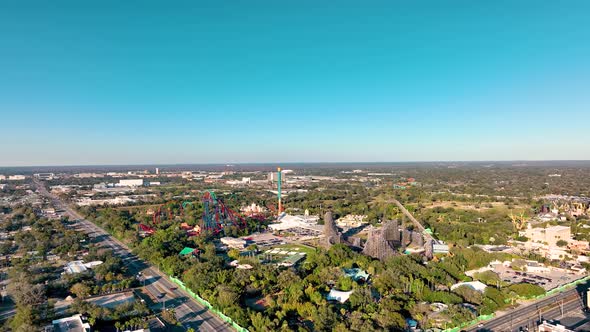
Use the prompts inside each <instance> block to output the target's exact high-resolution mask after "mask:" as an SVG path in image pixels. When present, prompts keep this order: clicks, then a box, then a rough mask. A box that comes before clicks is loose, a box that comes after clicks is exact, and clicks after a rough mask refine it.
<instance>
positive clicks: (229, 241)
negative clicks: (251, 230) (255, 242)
mask: <svg viewBox="0 0 590 332" xmlns="http://www.w3.org/2000/svg"><path fill="white" fill-rule="evenodd" d="M219 240H220V241H221V243H223V244H225V245H226V246H228V247H230V248H235V249H244V248H245V247H246V240H244V239H240V238H235V237H229V236H226V237H222V238H221V239H219Z"/></svg>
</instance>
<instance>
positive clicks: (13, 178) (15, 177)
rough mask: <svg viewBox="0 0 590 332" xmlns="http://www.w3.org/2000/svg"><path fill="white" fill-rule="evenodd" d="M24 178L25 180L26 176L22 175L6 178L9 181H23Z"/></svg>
mask: <svg viewBox="0 0 590 332" xmlns="http://www.w3.org/2000/svg"><path fill="white" fill-rule="evenodd" d="M25 178H26V176H24V175H9V176H8V180H9V181H20V180H24V179H25Z"/></svg>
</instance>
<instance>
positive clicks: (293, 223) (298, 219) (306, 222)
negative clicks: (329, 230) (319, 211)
mask: <svg viewBox="0 0 590 332" xmlns="http://www.w3.org/2000/svg"><path fill="white" fill-rule="evenodd" d="M318 220H319V217H318V216H293V215H289V214H286V215H283V216H282V217H280V218H279V220H277V223H274V224H270V225H268V228H269V229H271V230H273V231H284V230H287V229H290V228H297V227H299V228H304V229H309V230H314V231H319V232H322V231H323V226H322V225H318V224H317V223H318Z"/></svg>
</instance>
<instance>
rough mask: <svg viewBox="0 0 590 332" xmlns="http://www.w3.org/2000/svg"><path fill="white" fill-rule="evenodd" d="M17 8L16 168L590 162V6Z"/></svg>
mask: <svg viewBox="0 0 590 332" xmlns="http://www.w3.org/2000/svg"><path fill="white" fill-rule="evenodd" d="M173 4H174V6H172V3H170V2H164V1H160V2H153V1H99V2H94V3H92V4H91V3H90V2H84V1H56V2H48V1H38V2H31V1H15V2H12V3H8V2H7V1H5V2H2V3H1V4H0V41H1V42H0V124H1V125H0V165H2V166H13V165H64V164H68V165H71V164H75V165H83V164H135V163H137V164H143V163H165V164H169V163H217V162H224V163H225V162H232V163H237V162H300V161H432V160H437V161H438V160H515V159H518V160H530V159H590V149H589V148H588V142H589V141H590V121H589V119H588V115H589V114H590V93H589V92H590V88H589V87H590V43H589V42H588V41H589V40H590V2H588V1H567V2H561V3H558V2H555V1H538V0H537V1H362V2H361V1H356V2H352V1H351V2H347V1H339V2H334V1H211V2H206V1H179V2H174V3H173Z"/></svg>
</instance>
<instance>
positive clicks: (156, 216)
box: [139, 191, 259, 236]
mask: <svg viewBox="0 0 590 332" xmlns="http://www.w3.org/2000/svg"><path fill="white" fill-rule="evenodd" d="M201 201H202V203H203V220H202V223H201V225H199V226H195V227H194V228H193V227H191V226H188V225H187V224H186V223H183V224H182V226H183V227H182V228H183V229H185V228H186V230H187V234H188V235H189V236H195V235H200V234H201V233H202V232H203V231H206V232H208V233H212V234H218V233H220V232H222V231H223V229H224V228H225V227H228V226H237V227H239V228H245V227H246V225H247V223H246V219H245V218H244V217H242V216H241V215H240V214H238V213H236V212H234V211H233V210H232V209H230V208H228V207H227V206H226V205H225V203H224V202H223V200H222V199H221V198H219V197H217V196H216V195H215V193H214V192H213V191H206V192H205V194H204V195H203V197H202V199H201ZM188 205H192V206H194V204H193V203H192V202H188V201H187V202H183V203H182V204H181V205H180V207H179V210H180V216H184V211H185V209H186V207H187V206H188ZM164 211H166V212H167V213H165V212H164ZM163 215H164V216H166V219H167V220H173V219H174V218H175V216H174V215H173V213H172V208H171V207H170V206H168V207H167V208H166V207H164V205H160V206H159V207H158V209H157V210H156V211H155V212H154V213H153V214H152V224H153V226H155V225H158V224H160V223H161V222H162V216H163ZM255 219H259V218H255ZM139 231H140V232H142V233H143V234H144V235H146V236H148V235H152V234H154V233H155V231H156V230H155V229H154V227H152V226H148V225H145V224H142V223H140V224H139Z"/></svg>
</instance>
